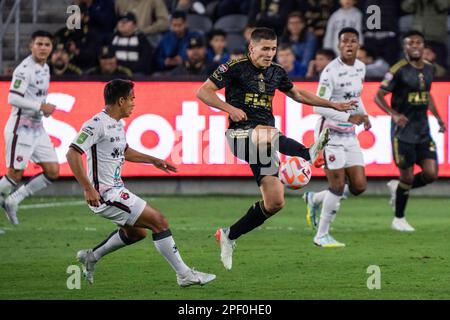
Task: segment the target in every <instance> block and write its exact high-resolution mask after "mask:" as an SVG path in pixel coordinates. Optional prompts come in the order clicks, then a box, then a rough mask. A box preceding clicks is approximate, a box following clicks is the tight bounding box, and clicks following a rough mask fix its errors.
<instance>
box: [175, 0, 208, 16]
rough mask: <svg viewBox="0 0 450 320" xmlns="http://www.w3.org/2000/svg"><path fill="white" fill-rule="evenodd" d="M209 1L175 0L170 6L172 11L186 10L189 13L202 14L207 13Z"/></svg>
mask: <svg viewBox="0 0 450 320" xmlns="http://www.w3.org/2000/svg"><path fill="white" fill-rule="evenodd" d="M208 2H209V1H200V0H173V1H172V5H171V8H170V12H175V11H184V12H186V13H188V14H200V15H204V14H205V13H206V4H207V3H208Z"/></svg>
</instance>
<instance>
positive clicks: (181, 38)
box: [156, 11, 197, 70]
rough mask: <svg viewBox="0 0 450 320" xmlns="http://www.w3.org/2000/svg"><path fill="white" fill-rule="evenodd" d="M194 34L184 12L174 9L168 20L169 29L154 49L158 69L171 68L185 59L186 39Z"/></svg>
mask: <svg viewBox="0 0 450 320" xmlns="http://www.w3.org/2000/svg"><path fill="white" fill-rule="evenodd" d="M194 35H197V33H196V32H193V31H189V29H188V26H187V22H186V13H184V12H182V11H175V12H174V13H173V14H172V17H171V20H170V30H169V31H167V32H166V33H165V34H164V35H163V37H162V39H161V42H160V43H159V46H158V48H157V50H156V57H157V67H158V69H159V70H171V69H173V68H175V67H177V66H179V65H180V64H181V63H182V62H183V60H186V58H187V56H186V48H187V45H188V41H189V39H190V38H191V37H192V36H194Z"/></svg>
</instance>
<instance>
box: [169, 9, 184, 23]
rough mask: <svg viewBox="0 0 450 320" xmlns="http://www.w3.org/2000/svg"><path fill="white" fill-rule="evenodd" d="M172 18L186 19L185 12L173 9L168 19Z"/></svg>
mask: <svg viewBox="0 0 450 320" xmlns="http://www.w3.org/2000/svg"><path fill="white" fill-rule="evenodd" d="M173 19H183V20H184V21H186V13H185V12H184V11H175V12H174V13H172V16H171V17H170V20H173Z"/></svg>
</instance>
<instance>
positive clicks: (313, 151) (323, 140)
mask: <svg viewBox="0 0 450 320" xmlns="http://www.w3.org/2000/svg"><path fill="white" fill-rule="evenodd" d="M328 141H330V129H329V128H325V129H323V130H322V132H321V133H320V135H319V138H318V139H317V140H316V141H315V142H314V143H313V144H312V145H311V146H310V147H309V155H310V157H311V160H310V162H311V163H312V164H314V165H316V160H317V159H318V158H319V156H320V153H321V152H320V151H322V150H323V149H324V148H325V146H326V145H327V143H328Z"/></svg>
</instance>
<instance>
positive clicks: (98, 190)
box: [67, 79, 216, 287]
mask: <svg viewBox="0 0 450 320" xmlns="http://www.w3.org/2000/svg"><path fill="white" fill-rule="evenodd" d="M133 87H134V84H133V83H132V82H131V81H127V80H121V79H117V80H113V81H110V82H108V83H107V84H106V86H105V90H104V97H105V104H106V106H105V109H104V110H103V111H102V112H100V113H97V114H96V115H94V116H93V117H92V118H91V119H90V120H88V121H86V122H85V123H84V124H83V127H82V129H81V131H80V132H79V134H78V135H77V137H76V138H75V140H74V141H73V143H72V144H71V145H70V148H69V151H68V153H67V161H68V162H69V165H70V168H71V169H72V172H73V174H74V176H75V178H76V179H77V180H78V182H79V183H80V185H81V186H82V187H83V190H84V197H85V199H86V202H87V203H88V204H89V207H90V209H91V210H92V211H93V212H94V213H95V214H97V215H100V216H102V217H104V218H106V219H109V220H111V221H113V222H114V223H116V224H117V225H118V226H119V229H118V230H115V231H113V233H111V234H110V235H109V237H108V238H107V239H105V240H104V241H103V242H101V243H100V244H99V245H97V246H96V247H95V248H93V249H88V250H80V251H78V253H77V258H78V260H79V261H80V262H81V263H82V264H83V271H84V274H85V276H86V279H87V280H88V281H89V282H90V283H93V282H94V269H95V264H96V263H97V262H98V261H99V260H100V259H101V258H102V257H103V256H105V255H107V254H109V253H111V252H113V251H116V250H118V249H120V248H123V247H125V246H127V245H131V244H133V243H136V242H138V241H140V240H142V239H144V238H145V237H146V235H147V230H146V229H150V230H152V232H153V235H152V237H153V243H154V245H155V247H156V249H157V250H158V252H159V253H160V254H161V255H163V256H164V258H166V260H167V262H168V263H169V264H170V265H171V266H172V268H173V269H174V271H175V272H176V276H177V282H178V284H179V285H180V286H182V287H186V286H190V285H197V284H198V285H204V284H206V283H208V282H210V281H212V280H214V279H215V278H216V276H215V275H213V274H207V273H203V272H199V271H196V270H194V269H191V268H189V267H188V266H187V265H186V264H185V263H184V262H183V260H182V259H181V256H180V253H179V252H178V249H177V246H176V245H175V242H174V240H173V238H172V233H171V232H170V229H169V224H168V221H167V219H166V218H165V217H164V215H163V214H162V213H161V212H159V211H158V210H157V209H155V208H152V207H150V206H149V205H148V204H147V203H146V202H145V201H144V200H142V199H141V198H139V197H138V196H136V195H135V194H133V193H132V192H130V191H129V190H127V189H126V188H125V185H124V183H123V181H122V177H121V172H122V166H123V164H124V162H125V161H130V162H137V163H148V164H152V165H154V166H155V167H156V168H158V169H161V170H163V171H165V172H167V173H169V172H170V171H172V172H176V168H175V167H174V166H172V165H171V164H170V163H168V162H166V161H164V160H161V159H158V158H155V157H152V156H149V155H146V154H143V153H140V152H138V151H136V150H133V149H132V148H130V147H128V144H127V142H126V137H125V129H124V126H123V124H122V122H121V121H120V120H121V119H123V118H126V117H129V116H130V115H131V112H132V111H133V108H134V90H133ZM85 152H86V153H87V164H88V174H86V172H85V170H84V165H83V160H82V154H83V153H85Z"/></svg>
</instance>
